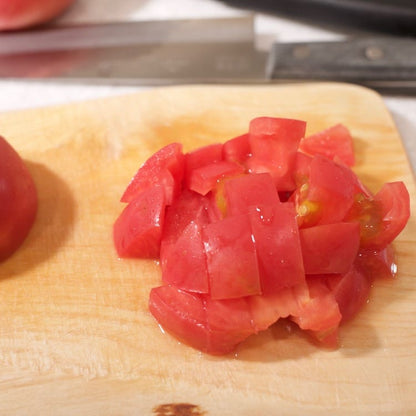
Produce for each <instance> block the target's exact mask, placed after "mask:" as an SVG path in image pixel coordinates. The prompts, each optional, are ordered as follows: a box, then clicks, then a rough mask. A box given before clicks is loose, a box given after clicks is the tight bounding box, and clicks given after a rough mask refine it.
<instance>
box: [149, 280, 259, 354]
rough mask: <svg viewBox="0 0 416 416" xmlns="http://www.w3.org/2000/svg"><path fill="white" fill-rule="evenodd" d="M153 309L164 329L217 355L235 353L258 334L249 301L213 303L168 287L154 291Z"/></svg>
mask: <svg viewBox="0 0 416 416" xmlns="http://www.w3.org/2000/svg"><path fill="white" fill-rule="evenodd" d="M149 309H150V312H151V313H152V315H153V316H154V317H155V318H156V320H157V321H158V323H159V324H160V325H161V326H162V328H163V329H164V330H166V331H168V332H170V333H171V334H173V335H174V336H175V337H176V338H177V339H178V340H180V341H182V342H184V343H186V344H187V345H190V346H191V347H193V348H196V349H198V350H200V351H203V352H206V353H209V354H213V355H223V354H227V353H229V352H231V351H232V350H233V349H234V348H235V347H236V346H237V345H238V344H239V343H240V342H242V341H244V340H245V339H246V338H247V337H248V336H249V335H251V334H252V333H254V329H253V327H252V324H251V314H250V309H249V306H248V304H247V301H246V300H245V298H241V299H227V300H212V299H210V298H209V297H206V296H203V295H198V294H193V293H189V292H186V291H183V290H181V289H178V288H176V287H175V286H170V285H166V286H159V287H156V288H153V289H152V290H151V292H150V297H149Z"/></svg>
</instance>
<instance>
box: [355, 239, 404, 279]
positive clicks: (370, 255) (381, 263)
mask: <svg viewBox="0 0 416 416" xmlns="http://www.w3.org/2000/svg"><path fill="white" fill-rule="evenodd" d="M355 267H356V268H357V270H359V271H360V272H361V273H363V274H364V275H365V276H366V277H367V279H368V280H369V281H370V282H372V281H374V279H378V278H381V279H390V278H393V277H395V276H396V274H397V267H398V266H397V263H396V258H395V253H394V250H393V247H392V246H391V245H388V246H387V247H386V248H384V249H383V250H366V249H363V250H360V252H359V253H358V256H357V258H356V260H355Z"/></svg>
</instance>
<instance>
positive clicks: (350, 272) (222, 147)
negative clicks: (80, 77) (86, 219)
mask: <svg viewBox="0 0 416 416" xmlns="http://www.w3.org/2000/svg"><path fill="white" fill-rule="evenodd" d="M305 130H306V123H305V122H304V121H301V120H292V119H285V118H272V117H258V118H256V119H253V120H252V121H251V122H250V124H249V128H248V131H247V132H245V133H244V134H241V135H239V136H237V137H235V138H231V139H230V140H228V141H227V142H225V143H223V144H222V143H215V144H211V145H208V146H204V147H201V148H198V149H195V150H193V151H191V152H188V153H183V151H182V146H181V145H180V144H179V143H172V144H169V145H167V146H165V147H164V148H162V149H160V150H159V151H158V152H156V153H155V154H154V155H153V156H151V157H150V158H149V159H148V160H147V161H146V162H145V163H144V164H143V166H142V167H141V168H140V169H139V170H138V172H137V173H136V175H135V176H134V178H133V180H132V182H131V183H130V185H129V186H128V188H127V190H126V191H125V193H124V195H123V197H122V201H123V202H127V204H128V205H127V207H126V208H125V209H124V210H123V212H122V213H121V215H120V216H119V218H118V219H117V221H116V222H115V224H114V242H115V246H116V249H117V252H118V254H119V256H120V257H131V256H134V257H141V258H149V257H150V258H155V259H157V258H160V264H161V272H162V273H161V275H162V284H161V285H160V286H158V287H155V288H153V289H152V290H151V292H150V298H149V309H150V311H151V313H152V314H153V316H154V317H155V318H156V319H157V321H158V322H159V323H160V324H161V326H162V327H163V328H164V329H166V330H167V331H169V332H171V333H172V334H173V335H174V336H176V337H177V338H178V339H179V340H181V341H183V342H185V343H186V344H189V345H191V346H193V347H194V348H197V349H199V350H201V351H204V352H206V353H210V354H217V355H218V354H226V353H228V352H230V351H232V350H233V349H234V348H235V347H236V346H237V345H238V344H239V343H240V342H242V341H244V340H245V339H246V338H247V337H249V336H250V335H252V334H256V333H258V332H259V331H263V330H265V329H267V328H268V327H270V325H272V324H274V323H275V322H276V321H277V320H278V319H280V318H288V319H291V320H292V321H293V322H295V323H296V324H297V325H298V326H299V328H301V329H302V330H305V331H307V332H308V333H309V334H311V335H312V336H313V337H314V338H315V339H316V340H317V341H318V342H320V343H322V344H323V345H327V346H334V345H336V343H337V334H338V328H339V325H340V323H341V322H343V321H346V320H348V319H351V318H353V317H354V315H355V314H356V313H357V312H358V311H359V310H360V308H361V307H362V306H363V304H364V303H365V301H366V300H367V299H368V296H369V291H370V286H371V284H372V282H373V281H374V279H375V277H376V276H377V275H383V276H391V275H393V274H394V267H393V266H394V260H393V256H392V248H391V243H392V241H393V240H394V238H396V237H397V235H398V234H399V233H400V232H401V231H402V229H403V228H404V227H405V225H406V223H407V220H408V218H409V215H410V210H409V206H410V201H409V194H408V192H407V190H406V187H405V186H404V184H403V183H402V182H392V183H387V184H385V185H384V186H383V187H382V188H381V189H380V191H379V192H378V193H376V194H375V195H372V194H371V192H369V191H368V190H367V189H366V188H365V187H364V185H363V184H362V183H361V182H360V180H359V179H358V177H357V176H356V175H355V173H354V172H353V170H352V169H351V166H352V165H353V164H354V153H353V146H352V137H351V134H350V132H349V131H348V129H347V128H346V127H345V126H343V125H341V124H337V125H335V126H332V127H330V128H328V129H326V130H324V131H322V132H318V133H316V134H314V135H312V136H308V137H305Z"/></svg>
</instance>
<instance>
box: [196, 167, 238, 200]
mask: <svg viewBox="0 0 416 416" xmlns="http://www.w3.org/2000/svg"><path fill="white" fill-rule="evenodd" d="M243 172H244V168H243V167H242V166H241V165H238V164H237V163H234V162H226V161H220V162H215V163H211V164H209V165H206V166H202V167H200V168H197V169H194V170H193V171H192V172H190V174H189V176H188V188H189V189H191V190H192V191H195V192H198V193H199V194H201V195H206V194H207V193H208V192H209V191H211V190H212V189H214V188H215V186H216V184H217V182H218V181H219V180H221V179H222V178H225V177H228V176H234V175H239V174H241V173H243Z"/></svg>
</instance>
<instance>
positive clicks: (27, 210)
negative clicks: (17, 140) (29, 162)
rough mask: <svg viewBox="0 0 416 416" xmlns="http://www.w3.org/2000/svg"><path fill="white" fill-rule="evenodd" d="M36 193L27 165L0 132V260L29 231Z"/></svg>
mask: <svg viewBox="0 0 416 416" xmlns="http://www.w3.org/2000/svg"><path fill="white" fill-rule="evenodd" d="M37 208H38V197H37V191H36V186H35V183H34V181H33V178H32V175H31V173H30V172H29V170H28V168H27V166H26V165H25V163H24V162H23V160H22V159H21V157H20V156H19V154H18V153H17V152H16V150H15V149H14V148H13V147H12V146H11V145H10V144H9V143H8V142H7V141H6V140H5V139H4V138H3V137H1V136H0V236H1V237H0V261H3V260H5V259H6V258H8V257H10V256H11V255H12V254H13V253H14V252H15V251H16V250H17V249H18V248H19V247H20V246H21V245H22V243H23V241H24V240H25V239H26V237H27V235H28V234H29V231H30V229H31V228H32V225H33V223H34V221H35V218H36V213H37Z"/></svg>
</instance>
